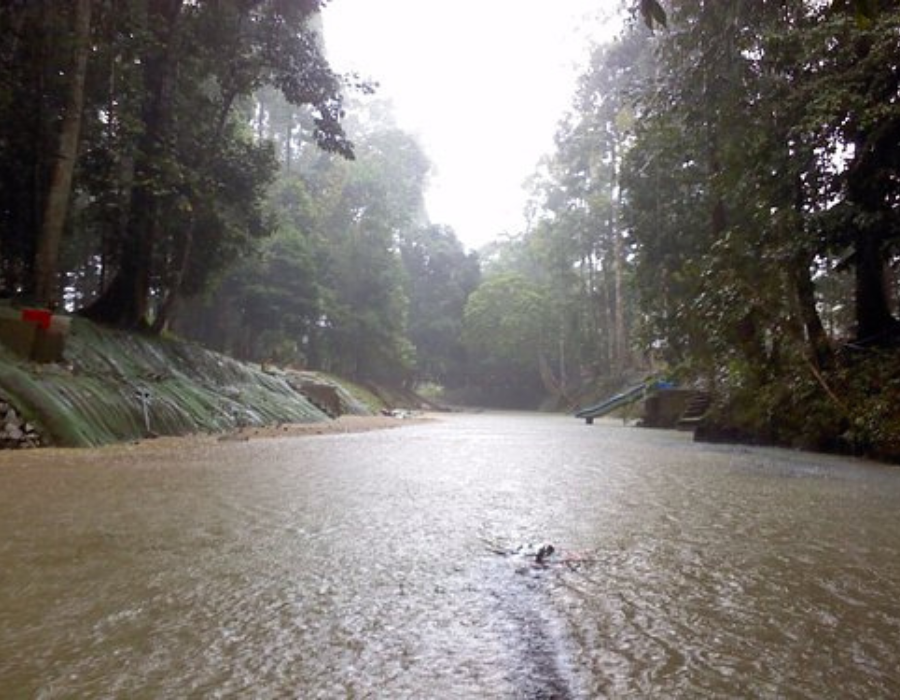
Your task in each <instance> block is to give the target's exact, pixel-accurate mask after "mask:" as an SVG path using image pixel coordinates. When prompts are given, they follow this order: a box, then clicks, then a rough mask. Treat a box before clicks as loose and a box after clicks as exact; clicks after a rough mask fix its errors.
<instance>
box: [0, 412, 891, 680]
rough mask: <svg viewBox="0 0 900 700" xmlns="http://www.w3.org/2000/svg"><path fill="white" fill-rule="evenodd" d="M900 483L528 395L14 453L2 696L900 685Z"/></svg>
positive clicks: (2, 595) (1, 582)
mask: <svg viewBox="0 0 900 700" xmlns="http://www.w3.org/2000/svg"><path fill="white" fill-rule="evenodd" d="M898 506H900V471H898V470H897V469H895V468H890V467H884V466H880V465H875V464H867V463H863V462H855V461H848V460H842V459H837V458H832V457H824V456H819V455H809V454H801V453H792V452H786V451H780V450H758V449H749V448H742V447H723V446H698V445H695V444H693V443H692V442H691V441H690V436H689V435H686V434H682V433H674V432H667V431H648V430H641V429H636V428H626V427H623V426H621V425H620V424H617V423H614V422H598V423H597V424H595V425H594V426H586V425H584V424H583V423H581V422H579V421H576V420H574V419H571V418H567V417H547V416H536V415H527V414H521V415H503V414H483V415H474V416H464V415H454V416H448V417H446V418H442V419H441V420H440V421H438V422H434V423H427V424H421V425H414V426H409V427H406V428H403V429H402V430H391V431H383V432H372V433H360V434H355V435H331V436H317V437H305V438H297V439H277V440H253V441H250V442H245V443H231V442H221V443H218V442H215V441H210V440H198V441H182V442H160V443H157V444H145V445H143V446H121V447H115V448H110V449H104V450H99V451H61V452H60V451H44V452H39V453H38V452H32V453H28V454H25V453H5V454H2V455H0V535H2V537H0V697H4V698H5V697H41V698H63V697H66V698H68V697H122V698H125V697H128V698H132V697H163V696H168V697H183V696H188V695H192V696H194V697H235V696H253V697H263V698H268V697H272V698H274V697H279V698H280V697H296V698H317V697H319V698H344V697H353V698H361V697H362V698H364V697H373V698H376V697H377V698H383V697H390V698H404V697H406V698H413V697H415V698H421V697H433V698H594V697H625V696H628V697H790V698H822V697H826V696H828V697H842V698H853V697H858V698H892V697H898V696H900V672H898V667H900V510H898ZM541 543H552V544H553V545H554V547H555V548H556V550H557V551H556V553H555V554H554V555H553V556H552V557H550V559H549V560H548V565H547V566H544V567H541V566H537V565H535V563H534V560H533V556H532V555H533V553H534V551H535V549H536V547H537V546H538V545H540V544H541Z"/></svg>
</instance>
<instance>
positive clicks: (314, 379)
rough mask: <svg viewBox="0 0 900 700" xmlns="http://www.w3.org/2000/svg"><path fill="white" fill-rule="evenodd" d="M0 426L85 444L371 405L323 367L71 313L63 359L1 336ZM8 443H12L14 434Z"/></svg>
mask: <svg viewBox="0 0 900 700" xmlns="http://www.w3.org/2000/svg"><path fill="white" fill-rule="evenodd" d="M0 401H3V402H5V403H7V404H8V409H7V410H6V411H5V413H4V415H0V432H2V431H7V426H9V433H10V434H12V435H15V434H16V430H19V431H21V430H22V429H23V428H24V427H25V426H26V425H28V426H29V427H31V428H32V429H33V431H34V433H36V434H37V435H39V439H40V443H41V444H52V445H58V446H68V447H88V446H96V445H102V444H108V443H112V442H119V441H124V440H133V439H138V438H142V437H146V436H148V435H184V434H189V433H197V432H225V431H229V430H233V429H236V428H242V427H253V426H269V425H274V424H278V423H315V422H324V421H327V420H328V419H329V413H331V414H334V413H335V411H336V409H337V412H340V413H354V414H366V413H369V412H371V408H372V407H370V406H367V405H366V403H365V400H364V399H362V398H361V395H360V394H355V393H354V390H353V388H352V387H348V386H345V385H343V384H340V383H338V382H337V381H335V380H333V379H331V378H328V377H323V376H322V375H318V374H312V373H306V372H302V373H301V372H292V371H282V370H277V369H265V370H264V369H263V368H260V367H256V366H253V365H249V364H246V363H242V362H238V361H236V360H234V359H232V358H229V357H226V356H224V355H220V354H218V353H214V352H210V351H208V350H205V349H203V348H201V347H199V346H197V345H194V344H191V343H185V342H183V341H178V340H173V339H166V338H158V337H151V336H145V335H140V334H134V333H124V332H120V331H115V330H110V329H106V328H102V327H100V326H97V325H94V324H92V323H90V322H88V321H85V320H82V319H74V320H73V323H72V325H71V332H70V333H69V335H68V337H67V343H66V349H65V354H64V361H63V362H59V363H53V364H37V363H33V362H28V361H25V360H22V359H19V358H18V357H17V356H16V355H15V354H14V353H12V352H11V351H10V350H8V349H6V348H4V347H3V346H2V345H0ZM7 443H8V444H7V446H13V445H14V444H15V441H14V440H12V439H10V440H8V441H7Z"/></svg>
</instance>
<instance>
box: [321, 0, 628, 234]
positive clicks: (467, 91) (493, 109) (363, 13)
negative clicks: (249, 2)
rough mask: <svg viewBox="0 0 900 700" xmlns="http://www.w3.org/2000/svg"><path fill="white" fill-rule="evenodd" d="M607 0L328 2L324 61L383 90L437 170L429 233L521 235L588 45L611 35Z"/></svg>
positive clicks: (382, 94)
mask: <svg viewBox="0 0 900 700" xmlns="http://www.w3.org/2000/svg"><path fill="white" fill-rule="evenodd" d="M614 6H618V3H614V2H609V1H608V0H607V1H604V0H557V1H556V2H554V3H548V2H538V0H459V1H458V2H453V3H449V2H423V1H422V0H383V1H382V2H378V3H374V2H372V1H371V0H334V2H332V3H330V4H329V5H328V6H327V7H326V9H325V12H324V26H325V40H326V45H327V47H328V55H329V61H330V62H331V64H332V66H333V67H334V68H335V70H337V71H339V72H350V71H355V72H358V73H360V74H361V75H362V76H363V77H366V78H371V79H373V80H375V81H377V82H378V83H379V84H380V88H379V91H378V94H379V96H380V97H382V98H388V99H390V100H391V101H392V102H393V103H394V107H395V112H396V115H397V120H398V123H399V125H400V126H401V127H402V128H404V129H406V130H408V131H410V132H411V133H413V134H415V135H416V136H417V137H418V138H419V139H420V141H421V143H422V145H423V146H424V148H425V150H426V152H427V153H428V156H429V158H430V159H431V160H432V162H433V163H434V165H435V172H434V173H433V175H432V181H431V186H430V188H429V191H428V194H427V197H426V200H427V206H428V212H429V215H430V217H431V219H432V221H433V222H435V223H441V224H448V225H450V226H452V227H453V228H454V229H455V231H456V233H457V235H458V236H459V238H460V239H461V240H462V241H463V243H464V244H465V245H466V246H468V247H470V248H478V247H480V246H482V245H484V244H485V243H487V242H489V241H490V240H492V239H494V238H496V237H498V236H500V235H501V234H505V233H508V234H515V233H518V232H519V231H521V230H522V228H523V227H524V225H525V223H524V216H523V211H524V206H525V201H526V192H525V190H524V189H523V186H522V185H523V183H524V181H525V180H526V178H528V177H529V176H530V175H532V174H533V173H534V171H535V168H536V166H537V163H538V161H539V159H540V157H541V156H542V155H543V154H545V153H548V152H550V151H551V150H552V146H553V134H554V132H555V130H556V125H557V123H558V121H559V120H560V118H561V117H562V116H563V114H564V113H565V111H566V109H567V108H568V106H569V104H570V102H571V100H572V96H573V93H574V90H575V83H576V78H577V76H578V75H579V73H580V72H581V71H582V70H583V68H584V67H585V66H586V65H587V60H588V56H589V53H588V52H589V48H590V45H591V40H592V39H593V40H595V41H596V40H597V39H599V38H601V37H609V36H611V35H612V34H613V33H614V32H615V26H616V25H617V23H618V22H617V21H616V20H614V19H613V18H614V17H617V15H616V13H615V10H614Z"/></svg>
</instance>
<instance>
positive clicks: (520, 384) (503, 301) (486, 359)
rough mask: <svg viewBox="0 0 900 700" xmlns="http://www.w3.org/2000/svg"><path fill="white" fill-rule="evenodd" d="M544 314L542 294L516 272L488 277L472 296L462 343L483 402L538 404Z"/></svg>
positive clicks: (546, 329)
mask: <svg viewBox="0 0 900 700" xmlns="http://www.w3.org/2000/svg"><path fill="white" fill-rule="evenodd" d="M549 312H550V309H549V306H548V304H547V299H546V298H545V296H544V295H543V294H542V293H541V290H540V289H539V288H537V287H536V286H535V285H534V284H532V283H531V282H529V280H528V279H527V278H525V277H523V276H522V275H518V274H515V273H507V274H499V275H495V276H491V277H488V278H487V279H485V281H484V282H482V284H481V285H480V286H479V287H478V288H477V289H476V290H475V291H474V292H473V293H472V295H471V296H470V297H469V300H468V303H467V304H466V308H465V315H464V317H463V342H464V343H465V345H466V348H467V349H468V351H469V356H470V358H471V365H470V372H471V378H472V380H473V382H474V383H475V384H476V385H477V386H480V387H481V388H482V392H483V393H482V398H483V400H486V401H487V402H488V403H492V404H497V405H519V406H522V405H532V406H536V405H537V403H538V401H539V399H540V397H541V396H542V393H543V387H542V385H541V381H540V365H541V356H542V353H543V352H544V351H545V350H546V349H547V347H548V345H549V344H550V343H549V338H550V328H549V324H550V322H551V316H550V313H549Z"/></svg>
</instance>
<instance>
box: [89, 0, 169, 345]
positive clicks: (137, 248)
mask: <svg viewBox="0 0 900 700" xmlns="http://www.w3.org/2000/svg"><path fill="white" fill-rule="evenodd" d="M182 3H183V0H168V1H167V2H160V3H155V4H153V5H152V7H153V10H151V12H150V13H149V16H148V21H149V23H150V28H151V29H152V30H153V31H154V33H155V34H156V39H157V41H158V49H157V50H156V51H151V54H150V55H149V56H147V57H145V58H144V59H143V66H144V82H145V86H144V87H145V91H146V94H145V98H144V108H143V114H142V121H143V126H144V130H143V134H142V136H141V138H140V142H139V144H138V149H137V154H136V157H135V185H134V188H133V189H132V192H131V206H130V207H129V211H130V216H129V219H128V226H127V229H126V230H125V231H124V234H125V235H124V240H123V244H122V255H121V259H120V264H119V269H118V272H117V273H116V276H115V277H114V278H113V281H112V282H111V283H110V285H109V287H108V288H107V289H106V290H105V291H104V292H103V294H101V296H100V297H99V298H98V299H97V300H96V301H95V302H94V303H93V304H91V306H89V307H88V308H87V309H85V310H84V312H83V313H84V315H85V316H87V317H88V318H91V319H93V320H95V321H98V322H100V323H106V324H108V325H113V326H117V327H120V328H147V326H148V318H147V317H148V311H149V302H150V283H151V277H152V270H153V254H154V250H155V247H156V240H157V239H158V237H159V232H160V228H161V225H162V214H163V212H162V204H163V202H162V199H161V196H160V195H159V194H158V193H157V192H156V191H155V189H156V188H158V187H160V186H161V185H164V183H162V182H160V174H159V162H160V159H162V158H163V157H165V155H166V150H167V149H168V148H170V143H169V141H170V139H171V130H172V117H173V110H174V97H175V84H176V79H177V70H178V61H179V58H180V53H181V50H180V49H181V28H180V20H181V7H182Z"/></svg>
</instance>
